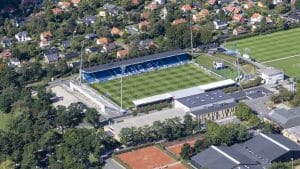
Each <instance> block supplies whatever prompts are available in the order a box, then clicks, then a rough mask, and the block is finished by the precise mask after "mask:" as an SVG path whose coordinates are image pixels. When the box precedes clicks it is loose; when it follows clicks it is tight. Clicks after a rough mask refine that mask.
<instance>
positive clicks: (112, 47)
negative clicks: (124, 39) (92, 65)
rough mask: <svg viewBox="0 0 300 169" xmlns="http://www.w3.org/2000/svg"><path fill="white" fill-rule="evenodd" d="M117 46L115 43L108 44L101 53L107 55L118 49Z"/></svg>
mask: <svg viewBox="0 0 300 169" xmlns="http://www.w3.org/2000/svg"><path fill="white" fill-rule="evenodd" d="M116 48H117V46H116V44H115V43H114V42H112V43H108V44H105V45H104V46H103V48H102V50H101V52H105V53H108V52H111V51H112V50H114V49H116Z"/></svg>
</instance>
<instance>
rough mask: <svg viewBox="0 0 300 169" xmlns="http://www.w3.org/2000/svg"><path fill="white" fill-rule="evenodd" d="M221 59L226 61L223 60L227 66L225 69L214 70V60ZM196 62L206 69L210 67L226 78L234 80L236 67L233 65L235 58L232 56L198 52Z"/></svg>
mask: <svg viewBox="0 0 300 169" xmlns="http://www.w3.org/2000/svg"><path fill="white" fill-rule="evenodd" d="M223 60H226V61H227V62H225V61H224V64H225V65H226V66H228V67H227V68H226V69H221V70H216V69H214V68H213V62H214V61H223ZM196 62H197V63H198V64H199V65H201V66H203V67H205V68H207V69H210V70H211V71H213V72H215V73H217V74H219V75H221V76H223V77H225V78H226V79H233V80H234V79H236V77H237V76H238V73H237V68H236V67H235V66H234V65H233V64H234V62H235V58H234V57H232V56H226V55H220V54H217V55H213V56H209V55H207V54H200V55H198V56H197V58H196ZM231 63H232V64H231Z"/></svg>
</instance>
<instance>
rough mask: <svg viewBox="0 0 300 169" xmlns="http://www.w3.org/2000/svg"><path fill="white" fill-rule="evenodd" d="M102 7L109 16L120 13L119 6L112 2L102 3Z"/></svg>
mask: <svg viewBox="0 0 300 169" xmlns="http://www.w3.org/2000/svg"><path fill="white" fill-rule="evenodd" d="M103 9H104V10H105V11H106V12H107V13H108V14H109V15H111V16H118V15H119V13H120V8H118V7H117V6H116V5H113V4H108V3H106V4H104V5H103Z"/></svg>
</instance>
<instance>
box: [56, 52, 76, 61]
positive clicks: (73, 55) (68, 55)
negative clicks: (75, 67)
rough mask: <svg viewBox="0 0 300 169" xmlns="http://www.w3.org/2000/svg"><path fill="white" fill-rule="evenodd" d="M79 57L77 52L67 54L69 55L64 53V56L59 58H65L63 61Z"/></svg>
mask: <svg viewBox="0 0 300 169" xmlns="http://www.w3.org/2000/svg"><path fill="white" fill-rule="evenodd" d="M79 56H80V53H79V52H69V53H65V54H60V57H61V58H65V59H74V58H77V57H79Z"/></svg>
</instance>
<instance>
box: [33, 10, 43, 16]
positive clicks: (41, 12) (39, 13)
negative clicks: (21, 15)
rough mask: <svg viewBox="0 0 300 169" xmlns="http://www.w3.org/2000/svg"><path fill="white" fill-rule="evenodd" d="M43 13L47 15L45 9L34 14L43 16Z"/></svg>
mask: <svg viewBox="0 0 300 169" xmlns="http://www.w3.org/2000/svg"><path fill="white" fill-rule="evenodd" d="M43 15H45V12H44V11H40V12H37V13H35V14H34V16H35V17H41V16H43Z"/></svg>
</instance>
